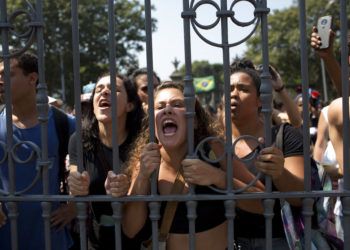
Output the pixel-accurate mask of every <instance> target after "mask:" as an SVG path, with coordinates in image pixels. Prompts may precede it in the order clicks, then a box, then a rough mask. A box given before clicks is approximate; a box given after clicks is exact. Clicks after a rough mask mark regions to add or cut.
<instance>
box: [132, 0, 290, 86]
mask: <svg viewBox="0 0 350 250" xmlns="http://www.w3.org/2000/svg"><path fill="white" fill-rule="evenodd" d="M217 2H218V1H217ZM231 2H232V0H228V3H231ZM292 3H293V0H267V5H268V8H270V10H271V12H273V11H274V10H276V9H283V8H288V7H290V6H291V5H292ZM151 4H152V5H154V6H155V8H156V10H155V11H152V18H155V19H157V21H158V22H157V30H156V31H155V32H153V34H152V44H153V70H154V71H155V72H157V74H158V75H159V76H160V78H161V79H162V80H167V79H169V76H170V75H171V74H172V73H173V72H174V70H175V68H174V65H173V64H172V62H173V61H174V59H175V58H176V59H177V60H178V61H179V62H180V66H181V65H183V64H184V63H185V60H184V58H185V56H184V53H185V52H184V32H183V19H182V18H181V12H182V1H180V0H151ZM234 11H235V13H236V15H235V17H236V18H237V19H238V20H239V21H244V22H248V21H250V20H252V19H253V11H254V8H253V6H252V5H251V4H249V3H248V2H246V1H242V2H239V3H238V4H237V5H236V6H235V7H234ZM215 13H216V9H214V8H213V7H210V6H209V5H205V6H202V7H200V8H198V9H197V21H198V22H199V23H201V24H203V25H208V24H211V23H213V22H214V20H215V18H216V16H215ZM251 30H252V27H250V26H248V27H245V28H242V27H237V26H234V25H233V24H230V26H229V42H237V41H239V40H241V39H242V38H243V37H245V36H247V35H248V34H249V33H250V31H251ZM201 34H202V35H204V36H205V37H206V38H207V39H209V40H211V41H213V42H217V43H219V42H220V39H221V34H220V24H219V25H217V27H215V28H214V29H211V30H210V31H203V30H202V31H201ZM145 47H146V46H144V48H145ZM245 48H246V47H245V45H244V43H243V44H240V45H238V46H235V47H233V48H231V49H230V58H234V57H235V56H236V55H238V56H240V55H242V54H243V52H244V51H245ZM191 57H192V62H193V61H198V60H206V61H209V62H210V63H222V49H221V48H217V47H214V46H211V45H208V44H207V43H205V42H204V41H203V40H201V39H200V38H199V37H198V35H197V34H196V33H195V32H194V31H193V29H192V28H191ZM138 59H139V65H140V67H146V66H147V63H146V50H144V51H143V52H142V53H140V54H139V58H138Z"/></svg>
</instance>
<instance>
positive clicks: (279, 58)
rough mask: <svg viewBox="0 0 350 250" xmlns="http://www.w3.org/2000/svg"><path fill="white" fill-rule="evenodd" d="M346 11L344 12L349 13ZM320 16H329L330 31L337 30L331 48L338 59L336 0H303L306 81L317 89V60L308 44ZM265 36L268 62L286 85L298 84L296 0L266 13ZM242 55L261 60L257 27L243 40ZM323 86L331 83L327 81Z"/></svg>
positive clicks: (297, 12) (337, 4)
mask: <svg viewBox="0 0 350 250" xmlns="http://www.w3.org/2000/svg"><path fill="white" fill-rule="evenodd" d="M348 7H349V6H348ZM349 10H350V8H349ZM349 10H348V12H347V13H349ZM324 15H332V16H333V30H335V31H336V33H337V37H336V40H335V46H334V51H335V52H336V54H337V57H338V58H339V53H338V52H339V32H337V31H338V30H339V28H340V27H339V26H340V21H339V20H340V18H339V3H338V1H333V2H332V1H328V0H308V1H306V32H307V38H308V40H307V55H308V65H309V68H308V70H309V75H308V77H309V84H310V86H312V87H314V88H317V89H319V90H322V75H321V67H320V59H319V58H318V57H317V55H316V54H315V53H314V51H313V50H312V48H311V47H310V46H309V44H310V34H311V30H312V26H313V25H316V24H317V19H318V18H319V17H321V16H324ZM268 35H269V56H270V63H271V64H272V65H275V66H276V67H277V68H278V70H279V71H280V72H281V75H282V77H283V79H284V81H285V82H286V83H287V85H288V87H292V88H295V86H296V85H298V84H300V83H301V70H300V30H299V7H298V5H297V1H294V4H293V6H292V7H290V8H287V9H284V10H276V11H275V12H274V13H270V14H269V16H268ZM244 56H245V57H247V58H250V59H252V60H253V61H254V63H256V64H260V63H261V62H262V55H261V38H260V29H258V30H257V32H256V33H255V34H254V36H253V37H252V38H251V39H249V40H248V41H247V50H246V52H245V54H244ZM327 85H328V86H331V84H327Z"/></svg>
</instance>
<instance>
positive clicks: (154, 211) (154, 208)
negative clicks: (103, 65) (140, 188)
mask: <svg viewBox="0 0 350 250" xmlns="http://www.w3.org/2000/svg"><path fill="white" fill-rule="evenodd" d="M151 12H152V6H151V1H150V0H145V21H146V23H145V29H146V56H147V58H146V60H147V80H148V83H147V85H148V114H149V132H150V142H155V132H154V100H153V99H154V95H153V93H154V92H153V91H154V84H153V78H154V77H153V51H152V46H153V45H152V13H151ZM158 174H159V169H157V170H156V171H154V172H153V174H152V176H151V195H152V196H155V195H157V189H158V188H157V186H158ZM159 208H160V204H159V202H154V201H152V202H150V203H149V209H150V215H149V216H150V219H151V222H152V243H153V244H152V248H153V250H158V221H159V219H160V214H159Z"/></svg>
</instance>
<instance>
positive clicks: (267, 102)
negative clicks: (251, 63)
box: [258, 0, 275, 249]
mask: <svg viewBox="0 0 350 250" xmlns="http://www.w3.org/2000/svg"><path fill="white" fill-rule="evenodd" d="M258 7H260V8H262V9H265V10H266V11H264V12H262V13H261V16H260V18H261V41H262V44H263V46H262V59H263V73H262V74H261V87H260V99H261V102H262V109H261V112H262V114H263V117H264V136H265V145H266V146H270V145H271V111H272V110H271V103H272V86H271V75H270V73H269V70H268V68H269V61H270V59H269V51H268V28H267V14H268V12H269V9H267V3H266V0H261V1H259V2H258ZM265 190H266V192H268V193H270V192H272V180H271V176H268V175H266V176H265ZM263 205H264V216H265V238H266V242H265V244H266V249H272V219H273V216H274V213H273V208H274V205H275V201H274V200H273V199H265V200H264V201H263Z"/></svg>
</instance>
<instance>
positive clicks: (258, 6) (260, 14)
mask: <svg viewBox="0 0 350 250" xmlns="http://www.w3.org/2000/svg"><path fill="white" fill-rule="evenodd" d="M242 1H243V2H247V3H249V4H251V5H252V6H253V7H254V19H253V20H251V21H249V22H246V23H242V22H239V21H238V20H237V19H236V18H235V13H234V11H233V10H232V9H233V7H234V5H235V4H236V3H237V2H240V1H239V0H236V1H233V3H232V4H231V5H228V4H227V1H226V0H221V1H210V0H200V1H190V0H183V11H182V13H178V14H179V15H181V17H182V18H183V26H184V43H185V65H186V74H185V76H184V78H183V82H184V86H185V92H184V93H185V100H186V110H187V111H186V112H187V122H188V127H189V128H193V122H194V118H193V113H194V105H192V104H193V103H194V99H195V92H194V87H193V76H192V69H191V35H194V36H199V37H200V38H201V39H202V40H203V41H205V42H206V43H208V44H209V45H211V46H215V47H217V48H218V50H221V51H222V56H223V67H224V97H225V99H226V100H229V99H230V70H229V65H230V50H229V49H230V48H231V47H234V46H237V45H239V44H241V43H243V42H244V41H246V40H247V39H249V37H250V36H251V35H252V34H253V33H254V31H255V30H256V29H257V28H258V27H259V24H261V25H260V27H261V41H262V55H263V73H262V75H261V80H262V85H261V100H262V114H263V117H264V120H265V121H266V122H265V124H270V123H269V122H268V121H270V117H271V101H272V87H271V84H270V79H271V76H270V74H269V71H268V65H269V51H268V19H267V16H268V14H269V9H268V6H267V0H256V1H255V0H242ZM6 2H7V1H6V0H1V1H0V11H1V20H0V30H1V37H2V38H1V45H2V55H1V56H2V59H3V60H4V69H5V70H4V72H5V74H4V80H5V83H6V82H9V81H10V76H9V74H10V73H9V65H10V58H11V57H12V56H13V54H11V53H10V50H9V47H10V44H9V35H10V32H11V27H12V26H11V25H12V24H11V22H10V21H11V20H12V19H13V17H14V16H16V15H18V14H20V13H19V12H14V13H12V14H11V15H10V16H9V14H8V13H7V6H6ZM106 2H107V1H106ZM144 3H145V17H146V37H147V41H146V50H147V69H148V79H152V75H153V58H152V25H151V14H152V10H151V0H145V2H144ZM107 4H108V16H109V20H114V11H113V9H114V1H113V0H109V1H108V3H106V5H107ZM179 4H181V3H180V2H179ZM78 5H79V3H78V1H77V0H72V1H71V13H72V34H73V48H72V50H73V58H72V60H73V65H74V90H75V92H74V96H75V107H76V121H77V123H76V130H77V134H78V138H79V139H78V141H81V140H80V139H81V124H80V122H81V103H80V94H81V92H80V89H81V83H80V76H79V67H80V61H79V60H80V59H79V28H78V22H79V20H78ZM203 5H210V6H211V7H213V8H215V9H216V16H217V19H216V20H215V21H214V22H213V23H212V24H210V25H202V24H200V23H198V22H197V20H196V13H197V11H199V7H201V6H203ZM346 5H347V1H346V0H340V6H341V7H340V10H339V11H340V16H341V20H340V22H341V45H342V47H341V59H342V83H343V93H348V90H349V87H348V65H347V55H348V54H347V47H346V41H347V13H346ZM42 6H43V1H42V0H37V1H36V4H35V8H33V7H31V8H30V9H31V12H26V13H24V14H26V15H28V17H30V22H29V23H28V29H29V31H28V32H27V34H26V35H27V37H28V40H27V42H26V44H25V46H24V47H23V48H22V49H21V50H20V51H18V52H17V53H22V52H23V51H26V50H27V49H28V48H30V47H31V45H32V44H35V46H36V48H37V55H38V58H39V61H38V63H39V84H38V86H37V107H38V112H39V121H40V123H41V128H42V131H44V132H43V133H42V134H43V136H42V141H41V144H42V147H41V149H40V148H39V147H38V146H36V145H31V146H32V147H34V150H35V152H36V157H37V164H38V169H41V171H38V176H39V177H40V178H41V179H42V185H43V193H42V194H37V195H26V194H23V192H21V191H20V190H16V187H15V176H14V174H13V173H14V172H13V171H14V170H13V169H14V166H15V163H16V161H17V159H16V145H17V144H16V145H15V144H14V142H13V139H12V129H11V127H12V126H11V124H12V118H11V117H12V116H11V114H12V113H11V93H10V86H9V84H5V91H6V98H5V104H6V110H7V113H6V123H7V124H8V126H7V127H8V128H9V129H8V130H7V140H6V142H0V144H1V147H2V150H3V151H4V152H5V154H4V158H3V159H0V161H1V162H3V161H6V160H7V161H8V168H9V171H10V179H9V183H10V189H9V191H8V192H7V191H4V190H0V194H1V195H0V202H3V203H6V204H7V207H8V210H9V214H8V217H9V223H10V224H11V235H12V237H11V244H12V249H14V250H16V249H18V227H20V226H21V225H17V217H18V214H17V203H18V202H28V201H37V202H41V205H42V219H43V221H44V225H45V241H46V249H51V239H50V212H51V206H50V202H52V201H62V202H66V201H74V202H76V205H77V209H78V215H77V218H78V220H79V228H80V237H81V249H86V247H87V246H86V237H87V236H86V218H87V213H86V211H87V210H86V207H87V203H88V202H91V201H109V202H112V207H113V211H114V215H113V218H114V219H115V228H116V230H115V236H116V246H115V249H121V243H120V241H121V236H120V233H121V224H120V223H121V218H122V209H121V207H122V204H123V203H124V202H129V201H149V208H150V219H151V221H152V235H153V241H154V242H155V244H154V247H153V249H158V243H157V235H158V219H159V217H160V214H159V206H160V201H164V200H179V201H186V202H187V207H188V218H189V232H190V241H189V242H190V243H189V244H190V246H189V247H190V249H195V245H196V242H195V240H194V232H195V231H194V230H195V224H194V223H195V217H196V210H195V205H196V202H197V201H199V200H213V199H220V200H225V207H226V216H227V220H228V239H229V240H228V244H229V248H228V249H233V237H234V230H233V228H234V227H233V225H234V217H235V204H236V201H237V200H240V199H247V198H249V199H262V200H263V204H264V209H265V212H264V216H265V222H266V224H265V226H266V239H267V241H266V249H271V248H272V247H271V246H272V233H271V232H272V217H273V204H274V202H275V200H276V199H279V198H291V197H301V198H303V215H304V216H305V244H306V249H311V243H310V241H311V216H312V214H313V208H312V207H313V202H314V198H315V197H325V196H332V197H342V204H343V214H344V218H345V223H344V225H345V228H344V231H345V235H349V234H350V196H349V190H350V171H349V168H345V169H344V172H345V173H344V183H345V186H344V187H345V189H344V191H342V192H339V191H332V192H321V191H311V174H310V173H311V170H310V156H309V146H310V145H309V131H308V128H307V126H304V128H303V134H304V141H303V143H304V165H305V181H304V186H305V191H303V192H288V193H280V192H272V189H271V178H269V177H266V180H265V181H266V182H265V183H266V187H267V190H266V192H264V193H250V194H247V193H236V192H235V190H233V186H232V183H231V182H228V185H227V190H226V191H225V192H224V193H223V194H222V195H215V196H212V195H195V194H194V193H193V192H190V194H189V195H166V196H160V195H158V194H157V186H156V182H155V179H154V178H155V177H153V179H154V180H153V182H152V183H153V185H152V191H151V195H150V196H137V197H134V196H129V197H123V198H111V197H110V196H107V195H106V196H91V195H90V196H86V197H72V196H68V195H49V186H50V183H49V181H48V171H49V165H50V161H49V159H48V153H47V145H48V142H47V141H48V140H49V138H48V137H47V123H46V121H47V118H48V104H47V85H46V81H45V75H44V67H45V62H44V36H43V29H44V22H43V9H42ZM21 14H23V13H21ZM228 22H234V23H235V24H236V25H237V26H239V27H242V28H244V27H245V26H249V25H253V26H254V29H253V30H252V32H251V33H250V34H249V35H247V36H246V37H244V38H243V39H242V40H241V41H238V42H236V43H229V39H228V34H229V29H228ZM305 23H306V14H305V0H304V1H303V0H299V28H300V38H301V39H300V47H301V75H302V83H303V84H302V89H303V97H304V98H303V99H304V100H307V91H308V88H309V86H308V77H307V76H308V61H307V56H306V48H307V46H308V44H307V35H308V34H307V31H306V27H305ZM217 25H221V42H220V43H215V42H212V41H210V39H207V38H205V36H203V35H202V34H201V32H200V29H206V30H210V29H212V28H213V27H215V26H217ZM199 28H200V29H199ZM108 31H109V41H108V42H109V53H110V54H109V64H110V71H111V75H112V78H113V76H115V74H116V70H115V67H114V66H115V65H116V60H115V58H116V57H117V56H118V55H116V53H115V49H114V48H115V41H114V36H113V34H114V33H115V23H114V22H113V21H112V22H109V27H108ZM193 31H194V32H193ZM191 32H192V34H191ZM114 78H115V77H114ZM150 91H152V89H150ZM150 95H151V96H152V92H150ZM114 101H116V100H114ZM343 104H344V107H348V99H347V98H345V99H344V100H343ZM229 105H230V104H229V102H227V103H226V106H227V107H226V109H225V110H226V113H225V117H226V121H225V125H226V138H227V141H226V142H225V151H226V152H227V155H228V156H229V157H228V158H227V159H228V162H227V164H228V165H231V163H232V162H231V160H232V159H231V158H232V153H231V152H232V149H233V147H232V137H231V123H230V111H229V110H230V109H229ZM305 105H307V104H305V103H304V108H305V107H306V106H305ZM153 108H154V107H153V105H152V104H150V106H149V112H151V113H153ZM305 109H306V108H305ZM344 111H345V113H346V112H348V109H346V108H344ZM113 116H114V117H113V122H114V123H115V124H117V122H116V117H115V114H113ZM345 117H347V116H345ZM308 119H309V117H308V114H307V113H306V112H304V117H303V120H304V121H307V120H308ZM345 121H348V119H345ZM153 123H154V121H153V120H151V121H150V130H151V131H150V133H151V141H154V140H155V139H154V130H153V127H154V125H153ZM116 126H117V125H116ZM116 126H115V127H114V130H113V133H114V134H115V133H116ZM348 130H349V124H348V122H345V123H344V135H345V136H344V138H345V139H346V140H345V144H344V147H345V148H349V142H348V140H347V139H348V138H349V132H348ZM45 132H46V133H45ZM265 132H266V140H267V141H266V144H267V145H270V144H271V129H270V127H269V126H267V127H266V129H265ZM193 136H194V135H193V131H191V129H190V132H189V134H188V142H189V143H188V144H189V145H188V155H189V156H191V155H193V153H194V145H193ZM23 143H27V142H23ZM113 145H117V143H116V142H114V143H113ZM115 150H118V149H117V146H115V147H114V151H113V152H116V151H115ZM78 152H79V164H78V167H79V169H80V170H82V169H83V160H82V145H78ZM344 155H345V156H344V162H345V164H344V165H345V166H348V165H349V154H347V153H346V154H344ZM116 157H117V156H116V154H114V159H113V162H118V161H117V158H116ZM114 170H115V171H116V172H118V171H119V167H118V166H117V164H114ZM227 175H228V180H229V179H232V175H233V172H232V169H231V168H228V171H227ZM40 178H38V179H40ZM38 179H35V180H33V182H36V181H38ZM0 248H1V246H0ZM345 249H350V237H345Z"/></svg>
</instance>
